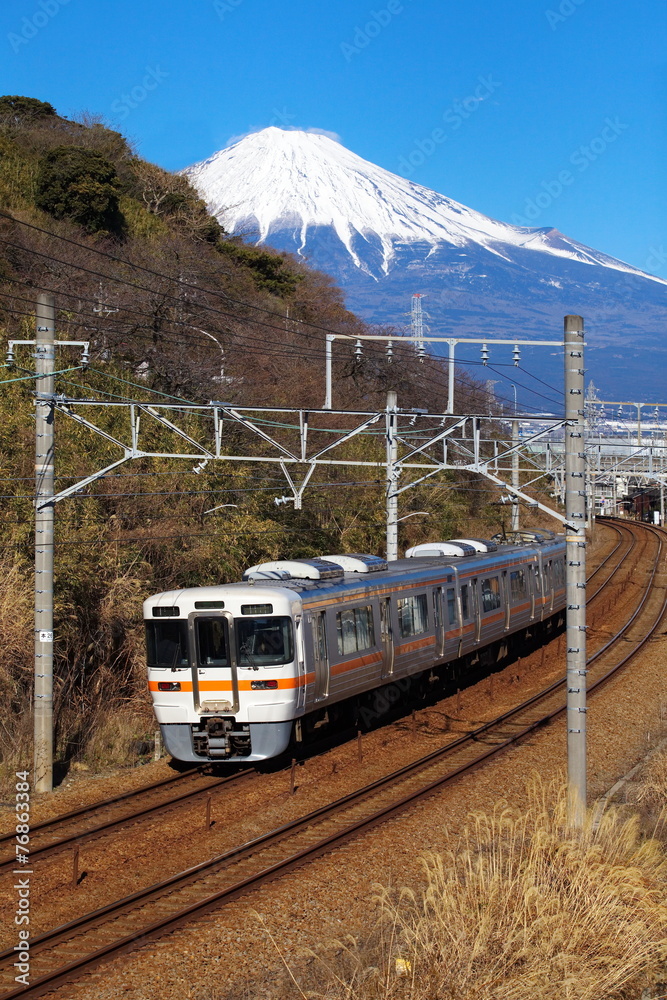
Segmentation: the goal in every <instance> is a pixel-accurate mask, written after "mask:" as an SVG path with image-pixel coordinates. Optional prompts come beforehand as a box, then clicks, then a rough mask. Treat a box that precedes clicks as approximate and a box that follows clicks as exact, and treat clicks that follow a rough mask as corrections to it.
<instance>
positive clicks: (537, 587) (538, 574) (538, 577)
mask: <svg viewBox="0 0 667 1000" xmlns="http://www.w3.org/2000/svg"><path fill="white" fill-rule="evenodd" d="M538 604H539V606H540V620H541V619H542V610H541V609H542V605H543V601H542V569H541V567H540V564H539V562H536V563H533V618H535V617H537V605H538Z"/></svg>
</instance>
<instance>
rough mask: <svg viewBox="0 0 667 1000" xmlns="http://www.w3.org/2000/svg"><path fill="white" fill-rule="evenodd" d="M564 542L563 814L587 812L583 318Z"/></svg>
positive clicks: (575, 352) (576, 346)
mask: <svg viewBox="0 0 667 1000" xmlns="http://www.w3.org/2000/svg"><path fill="white" fill-rule="evenodd" d="M564 354H565V417H566V420H567V425H566V427H565V518H566V526H565V541H566V556H565V562H566V573H565V583H566V599H567V611H566V619H565V620H566V638H567V780H568V815H569V820H570V823H571V825H572V826H574V827H576V828H577V829H581V828H582V827H583V824H584V818H585V813H586V672H587V671H586V440H585V419H584V321H583V318H582V317H581V316H566V317H565V352H564Z"/></svg>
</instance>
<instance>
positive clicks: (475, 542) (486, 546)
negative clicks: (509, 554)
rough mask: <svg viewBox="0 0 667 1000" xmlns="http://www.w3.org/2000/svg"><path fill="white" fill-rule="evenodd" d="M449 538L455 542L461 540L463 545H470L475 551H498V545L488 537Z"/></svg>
mask: <svg viewBox="0 0 667 1000" xmlns="http://www.w3.org/2000/svg"><path fill="white" fill-rule="evenodd" d="M449 540H450V542H454V543H456V544H458V543H461V542H463V543H464V544H465V545H472V547H473V548H474V550H475V552H497V551H498V546H497V545H496V543H495V542H492V541H491V539H490V538H450V539H449Z"/></svg>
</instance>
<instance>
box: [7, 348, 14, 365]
mask: <svg viewBox="0 0 667 1000" xmlns="http://www.w3.org/2000/svg"><path fill="white" fill-rule="evenodd" d="M7 364H8V365H13V364H14V352H13V351H7Z"/></svg>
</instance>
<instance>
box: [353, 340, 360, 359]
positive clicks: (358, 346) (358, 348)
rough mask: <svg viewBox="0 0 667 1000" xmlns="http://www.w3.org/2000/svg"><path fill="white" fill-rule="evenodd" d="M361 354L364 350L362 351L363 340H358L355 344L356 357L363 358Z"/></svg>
mask: <svg viewBox="0 0 667 1000" xmlns="http://www.w3.org/2000/svg"><path fill="white" fill-rule="evenodd" d="M361 354H362V351H361V341H360V340H358V341H357V342H356V344H355V345H354V356H355V358H361Z"/></svg>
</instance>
